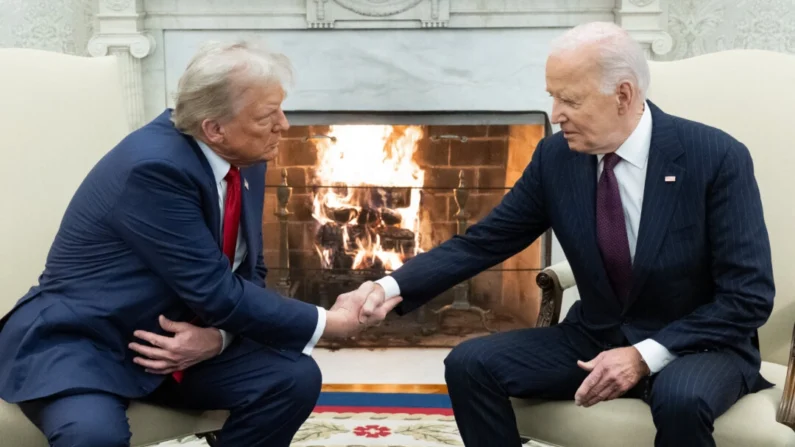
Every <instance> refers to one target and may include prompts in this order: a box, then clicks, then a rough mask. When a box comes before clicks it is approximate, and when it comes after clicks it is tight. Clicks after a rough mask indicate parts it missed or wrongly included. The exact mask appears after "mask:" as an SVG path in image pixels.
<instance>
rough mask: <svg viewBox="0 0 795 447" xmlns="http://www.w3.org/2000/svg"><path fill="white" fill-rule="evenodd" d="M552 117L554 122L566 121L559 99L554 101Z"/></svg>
mask: <svg viewBox="0 0 795 447" xmlns="http://www.w3.org/2000/svg"><path fill="white" fill-rule="evenodd" d="M550 118H551V119H552V124H560V123H562V122H564V121H566V116H565V115H564V114H563V111H562V110H561V107H560V104H559V103H558V100H557V99H556V100H554V101H553V102H552V116H551V117H550Z"/></svg>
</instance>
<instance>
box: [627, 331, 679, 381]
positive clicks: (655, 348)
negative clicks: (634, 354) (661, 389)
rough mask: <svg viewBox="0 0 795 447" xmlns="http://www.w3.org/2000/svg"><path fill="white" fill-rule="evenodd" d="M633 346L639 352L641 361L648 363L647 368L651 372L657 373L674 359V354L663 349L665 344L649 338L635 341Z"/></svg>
mask: <svg viewBox="0 0 795 447" xmlns="http://www.w3.org/2000/svg"><path fill="white" fill-rule="evenodd" d="M634 346H635V349H637V350H638V352H640V356H641V357H643V361H644V362H646V364H647V365H649V370H650V371H651V373H652V374H657V373H658V372H660V371H661V370H662V369H663V368H665V366H666V365H668V364H669V363H671V362H672V361H674V360H675V359H676V356H675V355H674V354H671V351H669V350H667V349H665V346H663V345H661V344H659V343H657V342H656V341H654V340H652V339H651V338H647V339H646V340H643V341H641V342H639V343H636V344H635V345H634Z"/></svg>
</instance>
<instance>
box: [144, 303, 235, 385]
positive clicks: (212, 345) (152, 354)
mask: <svg viewBox="0 0 795 447" xmlns="http://www.w3.org/2000/svg"><path fill="white" fill-rule="evenodd" d="M159 322H160V327H162V328H163V329H164V330H165V331H166V332H171V333H173V334H174V335H173V336H171V337H168V336H163V335H158V334H155V333H152V332H146V331H135V332H134V333H133V335H134V336H136V337H137V338H140V339H141V340H144V341H146V342H148V343H149V344H150V345H151V346H146V345H143V344H140V343H135V342H133V343H130V345H129V347H130V349H132V350H133V351H135V352H137V353H139V354H141V355H142V357H140V356H139V357H135V358H134V359H133V362H135V363H137V364H139V365H141V366H143V367H144V368H146V372H149V373H152V374H171V373H173V372H174V371H178V370H184V369H186V368H189V367H191V366H193V365H195V364H197V363H199V362H203V361H204V360H207V359H211V358H213V357H215V356H216V355H218V354H219V353H220V352H221V346H222V344H223V339H222V337H221V332H220V331H219V330H218V329H215V328H203V327H199V326H194V325H192V324H190V323H179V322H176V321H171V320H169V319H168V318H166V317H164V316H162V315H161V316H160V319H159Z"/></svg>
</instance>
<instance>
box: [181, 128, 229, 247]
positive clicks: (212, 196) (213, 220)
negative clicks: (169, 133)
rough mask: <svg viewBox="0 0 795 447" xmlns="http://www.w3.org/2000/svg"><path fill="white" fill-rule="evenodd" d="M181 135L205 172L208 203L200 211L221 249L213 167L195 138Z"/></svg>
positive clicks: (219, 219) (219, 217)
mask: <svg viewBox="0 0 795 447" xmlns="http://www.w3.org/2000/svg"><path fill="white" fill-rule="evenodd" d="M182 136H183V137H184V138H185V140H186V141H187V142H188V144H189V145H190V147H191V148H192V149H193V152H194V153H195V154H196V157H197V158H198V159H199V163H201V165H202V169H203V170H204V173H205V174H206V175H205V181H204V184H203V185H204V188H205V190H204V191H203V192H204V193H205V194H204V196H205V197H207V199H208V200H209V201H210V203H209V205H208V206H203V207H202V211H203V212H204V219H205V221H206V222H207V225H208V226H209V227H210V232H211V233H212V234H213V237H214V238H215V242H216V243H217V244H218V248H220V249H221V250H223V246H222V244H223V240H222V238H221V209H220V207H219V206H218V185H217V184H216V183H215V175H213V169H212V168H211V167H210V163H209V162H208V161H207V158H206V157H205V156H204V154H203V153H202V150H201V148H200V147H199V145H198V144H197V143H196V140H194V139H193V138H192V137H190V136H188V135H185V134H183V135H182Z"/></svg>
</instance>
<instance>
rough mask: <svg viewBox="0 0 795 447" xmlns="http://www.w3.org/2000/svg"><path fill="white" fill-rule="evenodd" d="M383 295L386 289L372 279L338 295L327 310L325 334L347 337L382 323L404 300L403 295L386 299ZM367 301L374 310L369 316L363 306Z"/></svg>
mask: <svg viewBox="0 0 795 447" xmlns="http://www.w3.org/2000/svg"><path fill="white" fill-rule="evenodd" d="M379 291H380V292H379ZM379 293H380V296H381V297H382V299H381V300H380V301H378V300H377V297H378V294H379ZM383 296H384V289H383V288H382V287H381V286H380V285H378V284H375V283H373V282H371V281H367V282H365V283H364V284H362V285H361V286H360V287H359V288H358V289H357V290H354V291H352V292H348V293H343V294H342V295H340V296H339V297H337V301H336V302H335V303H334V306H332V307H331V309H329V310H328V312H326V329H325V331H324V332H323V335H324V336H326V337H335V338H346V337H350V336H352V335H355V334H357V333H359V332H361V331H363V330H364V329H366V328H367V327H368V326H372V325H374V324H377V323H380V322H381V321H383V320H384V318H386V315H387V314H388V313H389V312H391V311H392V309H394V308H395V306H397V305H398V304H400V302H401V301H403V298H401V297H395V298H391V299H389V300H384V299H383ZM367 303H369V304H370V306H371V309H372V310H368V311H367V316H366V317H364V316H363V315H364V313H363V309H362V307H363V306H364V305H366V304H367ZM373 304H376V305H373Z"/></svg>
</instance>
